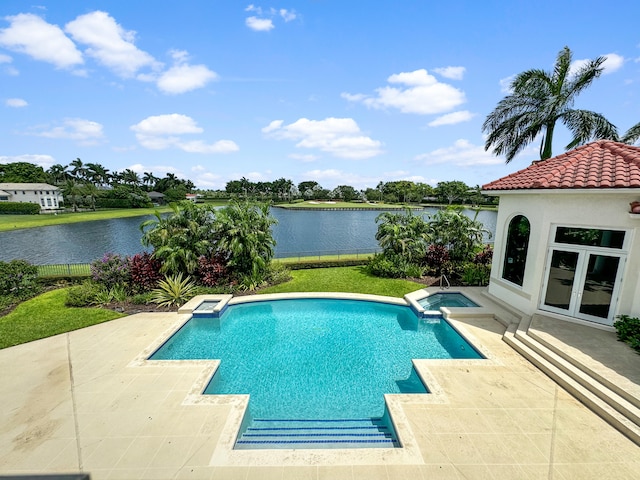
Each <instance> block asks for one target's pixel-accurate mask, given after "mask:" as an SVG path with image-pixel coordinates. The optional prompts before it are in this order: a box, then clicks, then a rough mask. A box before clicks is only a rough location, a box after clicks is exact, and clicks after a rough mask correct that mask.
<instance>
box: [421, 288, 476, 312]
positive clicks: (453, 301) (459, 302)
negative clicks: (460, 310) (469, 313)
mask: <svg viewBox="0 0 640 480" xmlns="http://www.w3.org/2000/svg"><path fill="white" fill-rule="evenodd" d="M418 303H419V304H420V306H422V307H423V308H424V309H425V310H439V309H440V307H479V306H480V305H478V304H477V303H476V302H474V301H473V300H471V299H470V298H469V297H467V296H466V295H465V294H463V293H460V292H438V293H432V294H431V295H429V296H428V297H425V298H423V299H422V300H419V301H418Z"/></svg>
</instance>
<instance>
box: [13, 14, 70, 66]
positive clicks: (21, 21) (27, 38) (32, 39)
mask: <svg viewBox="0 0 640 480" xmlns="http://www.w3.org/2000/svg"><path fill="white" fill-rule="evenodd" d="M5 18H6V20H8V21H9V22H10V23H11V25H10V26H9V27H8V28H4V29H2V30H0V45H1V46H3V47H5V48H8V49H9V50H13V51H15V52H20V53H24V54H26V55H29V56H30V57H32V58H34V59H36V60H41V61H44V62H48V63H51V64H53V65H55V66H56V67H57V68H71V67H74V66H76V65H80V64H82V63H83V59H82V53H80V51H79V50H78V49H77V48H76V46H75V45H74V43H73V42H72V41H71V40H69V38H67V37H66V36H65V34H64V32H63V31H62V30H61V29H60V27H58V26H57V25H51V24H49V23H47V22H45V21H44V20H43V19H42V18H40V17H38V16H37V15H33V14H31V13H21V14H18V15H15V16H10V17H5Z"/></svg>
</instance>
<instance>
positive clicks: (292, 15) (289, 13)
mask: <svg viewBox="0 0 640 480" xmlns="http://www.w3.org/2000/svg"><path fill="white" fill-rule="evenodd" d="M278 13H280V16H281V17H282V19H283V20H284V21H285V22H290V21H292V20H295V19H296V17H297V15H296V12H294V11H293V10H287V9H286V8H281V9H280V11H279V12H278Z"/></svg>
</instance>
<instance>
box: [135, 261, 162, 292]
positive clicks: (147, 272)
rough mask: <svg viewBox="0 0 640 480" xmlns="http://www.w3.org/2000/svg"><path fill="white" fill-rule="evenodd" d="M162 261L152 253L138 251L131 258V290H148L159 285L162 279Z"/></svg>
mask: <svg viewBox="0 0 640 480" xmlns="http://www.w3.org/2000/svg"><path fill="white" fill-rule="evenodd" d="M161 266H162V265H161V263H160V261H158V260H157V259H155V258H153V257H152V256H151V254H149V253H147V252H144V253H137V254H136V255H134V256H133V257H131V258H129V273H130V275H131V291H133V292H148V291H149V290H151V289H153V288H155V287H157V286H158V282H159V281H160V280H162V274H161V273H160V267H161Z"/></svg>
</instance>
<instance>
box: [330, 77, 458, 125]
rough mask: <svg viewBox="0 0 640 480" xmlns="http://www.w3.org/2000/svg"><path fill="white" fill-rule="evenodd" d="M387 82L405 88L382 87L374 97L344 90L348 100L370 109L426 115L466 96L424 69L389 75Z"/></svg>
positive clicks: (441, 110)
mask: <svg viewBox="0 0 640 480" xmlns="http://www.w3.org/2000/svg"><path fill="white" fill-rule="evenodd" d="M387 81H388V82H389V83H391V84H400V85H404V86H405V87H402V86H401V87H395V86H394V87H391V86H386V87H381V88H378V89H376V93H377V95H376V96H369V95H364V94H360V93H359V94H355V95H353V94H350V93H343V94H342V97H343V98H346V99H347V100H349V101H358V102H362V103H363V104H364V105H366V106H367V107H369V108H376V109H385V108H397V109H398V110H400V111H401V112H403V113H416V114H419V115H428V114H433V113H443V112H446V111H448V110H451V109H453V108H455V107H457V106H459V105H461V104H463V103H464V102H465V101H466V99H465V95H464V92H463V91H462V90H459V89H457V88H454V87H452V86H451V85H449V84H446V83H442V82H439V81H438V80H437V79H436V78H435V77H434V76H433V75H429V73H428V72H427V71H426V70H425V69H420V70H415V71H413V72H402V73H397V74H394V75H391V76H390V77H389V78H388V79H387Z"/></svg>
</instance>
